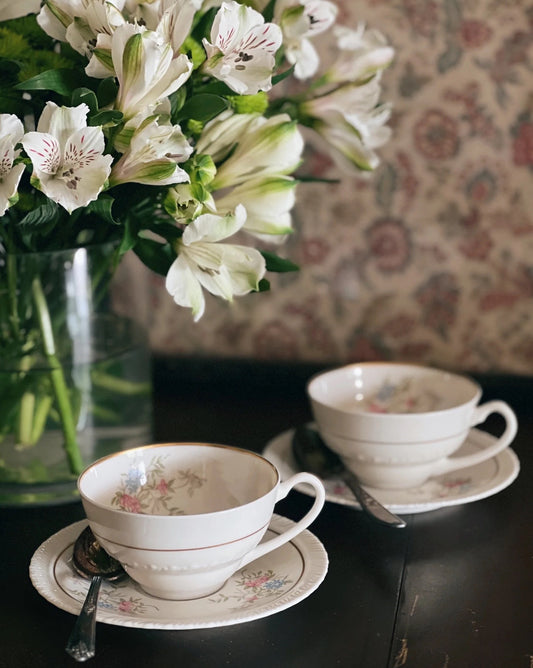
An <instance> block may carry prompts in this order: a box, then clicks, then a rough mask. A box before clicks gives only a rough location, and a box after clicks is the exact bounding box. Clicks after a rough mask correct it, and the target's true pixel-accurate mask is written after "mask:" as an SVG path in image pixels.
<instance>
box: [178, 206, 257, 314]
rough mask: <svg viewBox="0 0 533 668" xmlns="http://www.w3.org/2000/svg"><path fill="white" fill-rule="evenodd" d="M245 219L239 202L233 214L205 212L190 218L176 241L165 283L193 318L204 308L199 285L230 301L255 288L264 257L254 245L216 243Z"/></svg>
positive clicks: (237, 229) (203, 299)
mask: <svg viewBox="0 0 533 668" xmlns="http://www.w3.org/2000/svg"><path fill="white" fill-rule="evenodd" d="M245 220H246V210H245V208H244V207H243V206H241V205H239V206H238V207H237V208H236V209H235V213H234V214H228V215H225V216H219V215H216V214H211V213H206V214H203V215H201V216H199V217H198V218H196V219H195V220H193V221H192V223H190V224H189V225H188V226H187V227H186V228H185V231H184V232H183V236H182V238H181V239H180V240H179V241H178V242H177V252H178V257H177V258H176V260H174V262H173V263H172V266H171V267H170V269H169V271H168V274H167V277H166V282H165V286H166V289H167V290H168V292H169V293H170V294H171V295H172V297H173V298H174V301H175V302H176V304H179V305H180V306H185V307H188V308H190V309H192V313H193V316H194V320H195V321H197V320H199V319H200V318H201V317H202V315H203V313H204V310H205V298H204V295H203V292H202V288H205V289H206V290H208V291H209V292H211V294H213V295H217V296H218V297H222V298H223V299H226V300H227V301H230V302H231V301H232V300H233V296H234V295H236V296H241V295H245V294H248V293H249V292H251V291H252V290H257V289H258V287H259V281H260V280H261V279H262V278H263V276H264V275H265V271H266V266H265V260H264V258H263V256H262V255H261V253H259V251H257V250H256V249H255V248H248V247H247V246H239V245H233V244H225V243H219V242H221V241H222V240H224V239H227V238H228V237H230V236H232V235H233V234H235V233H236V232H238V231H239V230H240V229H241V227H242V226H243V224H244V222H245Z"/></svg>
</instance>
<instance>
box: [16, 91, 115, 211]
mask: <svg viewBox="0 0 533 668" xmlns="http://www.w3.org/2000/svg"><path fill="white" fill-rule="evenodd" d="M88 112H89V107H88V106H87V105H86V104H80V105H78V106H77V107H58V106H57V105H56V104H55V103H54V102H47V103H46V107H45V108H44V110H43V112H42V114H41V118H40V119H39V123H38V125H37V132H28V133H27V134H26V135H24V137H23V139H22V145H23V146H24V150H25V151H26V153H27V154H28V156H29V157H30V158H31V161H32V163H33V175H32V185H34V186H35V187H36V188H38V189H39V190H42V192H43V193H44V194H45V195H46V196H47V197H49V198H50V199H51V200H53V201H54V202H57V203H58V204H60V205H61V206H62V207H64V208H65V209H66V210H67V211H68V212H69V213H71V212H72V211H74V209H77V208H78V207H80V206H87V204H89V202H92V201H93V200H95V199H96V198H97V197H98V195H99V193H100V192H101V190H102V188H103V187H104V185H105V183H106V181H107V178H108V176H109V173H110V171H111V162H112V160H113V158H112V156H110V155H103V152H104V147H105V141H104V133H103V132H102V129H101V128H100V127H88V126H87V113H88Z"/></svg>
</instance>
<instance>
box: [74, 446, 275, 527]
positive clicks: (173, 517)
mask: <svg viewBox="0 0 533 668" xmlns="http://www.w3.org/2000/svg"><path fill="white" fill-rule="evenodd" d="M168 446H171V447H172V446H193V447H195V446H200V447H210V448H221V449H224V450H233V451H236V452H237V453H238V454H242V455H248V456H253V457H256V458H257V459H259V460H260V461H262V462H264V463H265V464H268V466H269V468H270V469H271V470H272V471H273V472H274V475H275V481H274V483H273V484H272V486H271V487H270V488H269V490H268V491H267V492H265V494H262V495H261V496H258V497H256V498H255V499H252V500H251V501H247V502H246V503H242V504H240V505H238V506H234V507H232V508H224V509H222V510H213V511H209V512H206V513H191V514H188V515H158V514H153V513H132V512H129V511H127V510H121V509H120V508H112V507H111V506H110V505H109V504H106V503H102V502H100V501H97V500H95V499H94V498H92V497H90V496H89V495H88V494H87V493H85V492H83V490H82V484H83V478H84V477H85V475H87V474H88V473H89V471H90V470H91V469H94V468H96V467H97V466H98V465H99V464H101V463H103V462H105V461H107V460H110V459H114V458H115V457H120V456H121V455H125V454H126V453H129V452H138V451H141V450H152V449H153V450H155V449H156V448H161V447H168ZM280 482H281V476H280V473H279V471H278V469H277V467H276V466H275V465H274V464H273V463H272V462H270V461H269V460H268V459H267V458H266V457H263V456H262V455H261V454H259V453H257V452H254V451H253V450H248V449H246V448H239V447H238V446H236V445H224V444H222V443H208V442H202V441H169V442H164V443H163V442H162V443H150V444H147V445H140V446H137V447H133V448H127V449H126V450H119V451H117V452H112V453H110V454H108V455H105V456H104V457H100V458H99V459H96V460H95V461H94V462H91V463H90V464H89V465H88V466H86V467H85V468H84V470H83V471H82V472H81V473H80V474H79V476H78V479H77V483H76V484H77V489H78V492H79V494H80V497H81V499H82V501H83V500H85V501H87V502H88V503H90V504H91V505H93V506H94V507H96V508H99V509H100V510H104V511H106V512H110V513H117V514H119V515H125V516H126V517H128V518H141V519H145V518H153V519H154V520H158V521H164V522H169V521H172V520H174V521H176V520H179V519H181V520H185V519H187V520H188V521H191V518H194V517H205V516H207V515H222V514H223V513H231V512H235V511H237V510H239V509H241V508H245V507H246V506H248V505H251V504H252V503H256V502H257V501H259V500H260V499H263V498H264V497H266V496H268V495H269V494H271V493H272V491H273V490H274V489H275V488H276V487H277V485H279V483H280Z"/></svg>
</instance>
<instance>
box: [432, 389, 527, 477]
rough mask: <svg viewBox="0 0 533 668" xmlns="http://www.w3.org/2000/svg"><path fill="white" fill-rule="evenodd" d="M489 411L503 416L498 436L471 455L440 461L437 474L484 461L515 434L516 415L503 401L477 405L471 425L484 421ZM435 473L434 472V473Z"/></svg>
mask: <svg viewBox="0 0 533 668" xmlns="http://www.w3.org/2000/svg"><path fill="white" fill-rule="evenodd" d="M491 413H499V414H500V415H502V416H503V418H504V420H505V423H506V426H505V430H504V432H503V434H502V435H501V436H500V438H499V439H498V440H497V441H496V442H495V443H493V444H492V445H491V446H489V447H488V448H484V449H483V450H480V451H479V452H475V453H474V454H472V455H465V456H464V457H450V458H448V459H446V460H445V461H444V462H442V466H441V467H439V471H438V474H439V475H440V474H442V473H448V472H450V471H455V470H457V469H462V468H466V467H467V466H475V465H476V464H479V463H480V462H484V461H486V460H487V459H490V458H491V457H494V456H495V455H497V454H498V453H499V452H501V451H502V450H504V449H505V448H506V447H507V446H508V445H509V443H510V442H511V441H512V440H513V438H514V437H515V436H516V431H517V429H518V423H517V420H516V415H515V414H514V412H513V410H512V408H511V407H510V406H509V405H508V404H506V403H505V401H487V403H485V404H482V405H481V406H477V408H476V409H475V410H474V414H473V416H472V423H471V426H472V427H474V426H475V425H477V424H480V423H481V422H484V421H485V420H486V419H487V418H488V416H489V415H490V414H491ZM434 475H435V474H434Z"/></svg>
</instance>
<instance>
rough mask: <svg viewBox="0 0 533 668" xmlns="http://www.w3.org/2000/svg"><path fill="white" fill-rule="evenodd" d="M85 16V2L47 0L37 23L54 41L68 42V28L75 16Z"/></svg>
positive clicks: (81, 0) (78, 0) (77, 0)
mask: <svg viewBox="0 0 533 668" xmlns="http://www.w3.org/2000/svg"><path fill="white" fill-rule="evenodd" d="M84 14H85V11H84V5H83V0H47V2H45V3H44V4H43V6H42V9H41V11H40V12H39V15H38V16H37V23H38V24H39V25H40V26H41V28H42V29H43V30H44V32H45V33H46V34H47V35H49V36H50V37H52V38H53V39H57V40H58V41H60V42H66V41H67V28H68V26H69V25H70V24H71V23H72V21H74V17H75V16H84Z"/></svg>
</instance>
